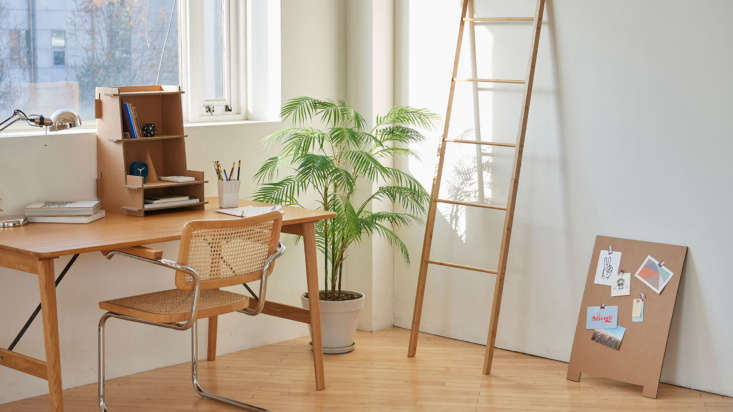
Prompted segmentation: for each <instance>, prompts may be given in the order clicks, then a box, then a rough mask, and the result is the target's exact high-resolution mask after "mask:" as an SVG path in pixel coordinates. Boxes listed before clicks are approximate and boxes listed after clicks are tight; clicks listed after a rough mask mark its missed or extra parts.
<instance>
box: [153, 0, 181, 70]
mask: <svg viewBox="0 0 733 412" xmlns="http://www.w3.org/2000/svg"><path fill="white" fill-rule="evenodd" d="M176 3H177V0H173V5H172V6H171V14H170V16H169V17H168V30H167V31H166V32H165V39H163V48H162V49H160V61H159V62H158V74H157V75H155V83H154V84H158V82H159V81H160V69H161V68H162V67H163V56H165V46H166V44H168V36H170V34H171V26H173V14H174V13H175V11H176Z"/></svg>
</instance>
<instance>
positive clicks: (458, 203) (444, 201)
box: [435, 199, 506, 210]
mask: <svg viewBox="0 0 733 412" xmlns="http://www.w3.org/2000/svg"><path fill="white" fill-rule="evenodd" d="M435 201H436V202H438V203H450V204H452V205H461V206H471V207H482V208H484V209H494V210H506V207H504V206H496V205H485V204H483V203H471V202H459V201H457V200H448V199H435Z"/></svg>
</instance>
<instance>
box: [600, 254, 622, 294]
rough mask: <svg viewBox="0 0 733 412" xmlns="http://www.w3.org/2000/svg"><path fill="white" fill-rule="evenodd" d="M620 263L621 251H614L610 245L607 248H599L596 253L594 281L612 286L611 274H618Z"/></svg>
mask: <svg viewBox="0 0 733 412" xmlns="http://www.w3.org/2000/svg"><path fill="white" fill-rule="evenodd" d="M620 265H621V252H614V251H613V249H612V248H611V246H609V247H608V250H601V252H600V253H599V254H598V266H597V267H596V277H595V283H596V284H597V285H608V286H613V284H612V283H611V276H613V275H616V274H618V269H619V266H620Z"/></svg>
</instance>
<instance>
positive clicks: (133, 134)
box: [124, 103, 138, 139]
mask: <svg viewBox="0 0 733 412" xmlns="http://www.w3.org/2000/svg"><path fill="white" fill-rule="evenodd" d="M124 109H125V120H127V126H128V129H129V130H130V136H131V137H132V138H133V139H137V137H138V136H137V131H136V130H135V122H134V121H133V120H132V119H133V118H132V110H131V109H130V104H129V103H125V104H124Z"/></svg>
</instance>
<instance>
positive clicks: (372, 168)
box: [344, 150, 390, 181]
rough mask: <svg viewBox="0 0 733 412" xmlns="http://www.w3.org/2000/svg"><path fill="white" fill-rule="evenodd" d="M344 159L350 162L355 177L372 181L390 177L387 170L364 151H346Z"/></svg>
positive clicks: (370, 154)
mask: <svg viewBox="0 0 733 412" xmlns="http://www.w3.org/2000/svg"><path fill="white" fill-rule="evenodd" d="M344 157H345V158H346V159H348V160H349V162H351V164H350V166H351V167H352V168H353V169H354V175H355V176H356V177H359V176H366V177H367V178H369V179H370V180H372V181H376V180H377V179H388V178H389V177H390V172H389V168H387V167H385V166H384V165H383V164H382V163H381V162H380V161H379V159H377V158H376V157H374V155H373V154H372V153H370V152H368V151H366V150H348V151H346V152H345V153H344Z"/></svg>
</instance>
